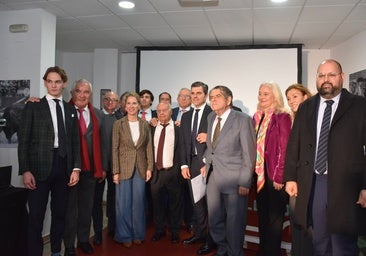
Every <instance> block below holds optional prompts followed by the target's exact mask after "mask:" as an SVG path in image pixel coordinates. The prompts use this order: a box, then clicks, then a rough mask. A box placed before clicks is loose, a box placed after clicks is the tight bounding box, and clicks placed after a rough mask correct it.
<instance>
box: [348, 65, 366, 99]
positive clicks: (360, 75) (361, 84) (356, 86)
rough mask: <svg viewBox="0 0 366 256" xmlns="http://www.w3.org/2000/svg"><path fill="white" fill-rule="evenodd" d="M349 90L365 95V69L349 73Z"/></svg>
mask: <svg viewBox="0 0 366 256" xmlns="http://www.w3.org/2000/svg"><path fill="white" fill-rule="evenodd" d="M349 91H350V92H351V93H353V94H356V95H359V96H363V97H366V69H364V70H361V71H358V72H355V73H352V74H350V75H349Z"/></svg>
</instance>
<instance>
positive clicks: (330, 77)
mask: <svg viewBox="0 0 366 256" xmlns="http://www.w3.org/2000/svg"><path fill="white" fill-rule="evenodd" d="M340 74H341V73H328V74H323V73H318V74H316V78H318V79H324V78H327V77H328V78H329V79H334V78H336V77H337V76H338V75H340Z"/></svg>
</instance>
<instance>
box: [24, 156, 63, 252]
mask: <svg viewBox="0 0 366 256" xmlns="http://www.w3.org/2000/svg"><path fill="white" fill-rule="evenodd" d="M67 183H68V175H67V160H66V158H61V157H60V156H58V154H57V150H55V153H54V154H53V165H52V171H51V173H50V176H49V177H48V178H47V180H45V181H36V187H37V188H36V189H35V190H29V194H28V207H29V221H28V231H27V232H28V235H27V239H28V243H27V245H28V247H27V248H28V249H27V252H28V253H27V255H28V256H42V251H43V240H42V229H43V221H44V217H45V212H46V207H47V203H48V197H49V193H50V192H51V204H50V206H51V213H52V216H51V232H50V239H51V252H53V253H56V252H60V251H61V242H62V234H63V232H64V227H65V214H66V208H67V198H68V196H67V195H68V191H69V188H68V186H67Z"/></svg>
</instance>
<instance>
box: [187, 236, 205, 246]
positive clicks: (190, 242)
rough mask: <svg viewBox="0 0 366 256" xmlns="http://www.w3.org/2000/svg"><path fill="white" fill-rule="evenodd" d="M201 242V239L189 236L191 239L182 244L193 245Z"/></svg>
mask: <svg viewBox="0 0 366 256" xmlns="http://www.w3.org/2000/svg"><path fill="white" fill-rule="evenodd" d="M201 242H203V239H202V238H201V237H197V236H191V237H189V238H187V239H184V240H183V244H195V243H201Z"/></svg>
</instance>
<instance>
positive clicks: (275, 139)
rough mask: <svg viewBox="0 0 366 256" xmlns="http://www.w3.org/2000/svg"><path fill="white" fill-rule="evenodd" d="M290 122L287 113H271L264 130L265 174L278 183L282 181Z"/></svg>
mask: <svg viewBox="0 0 366 256" xmlns="http://www.w3.org/2000/svg"><path fill="white" fill-rule="evenodd" d="M291 124H292V121H291V116H290V115H289V114H287V113H279V114H273V115H272V118H271V121H270V122H269V125H268V128H267V132H266V140H265V147H264V148H265V152H264V159H265V163H266V170H267V175H268V177H269V178H270V179H271V180H272V181H275V182H277V183H280V184H282V183H283V171H284V166H285V156H286V147H287V141H288V137H289V135H290V131H291Z"/></svg>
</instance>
